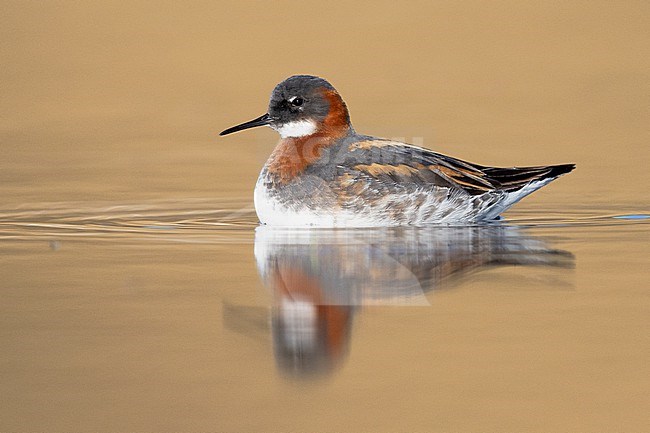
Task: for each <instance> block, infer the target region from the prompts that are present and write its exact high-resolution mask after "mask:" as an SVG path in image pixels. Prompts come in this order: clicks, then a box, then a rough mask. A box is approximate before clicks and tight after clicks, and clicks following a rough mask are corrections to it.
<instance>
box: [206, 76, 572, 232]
mask: <svg viewBox="0 0 650 433" xmlns="http://www.w3.org/2000/svg"><path fill="white" fill-rule="evenodd" d="M257 126H270V127H271V128H273V129H274V130H276V131H277V132H278V133H279V134H280V141H279V142H278V144H277V145H276V147H275V149H274V150H273V152H272V153H271V156H270V157H269V159H268V160H267V161H266V164H265V165H264V167H263V169H262V171H261V173H260V175H259V178H258V180H257V184H256V186H255V192H254V201H255V210H256V212H257V216H258V218H259V220H260V222H261V223H262V224H265V225H270V226H288V227H305V226H307V227H377V226H404V225H429V224H472V223H479V222H484V221H490V220H494V219H496V218H498V216H499V214H501V213H502V212H504V211H505V210H506V209H508V208H509V207H510V206H512V205H514V204H515V203H517V202H518V201H519V200H521V199H522V198H524V197H525V196H527V195H528V194H530V193H532V192H533V191H536V190H538V189H539V188H541V187H543V186H544V185H546V184H548V183H549V182H551V181H552V180H554V179H556V178H557V177H559V176H561V175H563V174H565V173H568V172H570V171H571V170H573V169H574V168H575V165H574V164H561V165H550V166H537V167H509V168H500V167H487V166H482V165H478V164H474V163H471V162H467V161H462V160H460V159H457V158H453V157H450V156H446V155H442V154H440V153H436V152H434V151H432V150H429V149H425V148H422V147H418V146H413V145H410V144H407V143H402V142H398V141H393V140H387V139H383V138H378V137H372V136H368V135H362V134H358V133H357V132H356V131H355V130H354V128H353V127H352V124H351V123H350V115H349V112H348V109H347V106H346V104H345V102H344V101H343V99H342V98H341V96H340V95H339V93H338V92H337V91H336V89H334V87H333V86H332V85H331V84H330V83H329V82H327V81H326V80H325V79H323V78H320V77H316V76H311V75H294V76H292V77H289V78H287V79H286V80H284V81H283V82H281V83H280V84H278V85H277V86H276V87H275V89H274V90H273V93H272V94H271V99H270V102H269V107H268V112H267V113H265V114H263V115H262V116H260V117H258V118H256V119H253V120H251V121H249V122H245V123H242V124H240V125H237V126H234V127H232V128H228V129H226V130H224V131H222V132H221V133H220V134H219V135H227V134H231V133H233V132H237V131H242V130H244V129H249V128H253V127H257Z"/></svg>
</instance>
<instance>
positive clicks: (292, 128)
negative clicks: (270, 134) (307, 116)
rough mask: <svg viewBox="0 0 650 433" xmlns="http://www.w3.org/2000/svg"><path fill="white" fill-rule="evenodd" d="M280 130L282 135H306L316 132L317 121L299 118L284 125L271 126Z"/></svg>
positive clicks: (284, 136) (283, 136) (285, 136)
mask: <svg viewBox="0 0 650 433" xmlns="http://www.w3.org/2000/svg"><path fill="white" fill-rule="evenodd" d="M271 127H272V128H273V129H275V130H276V131H278V133H279V134H280V137H282V138H288V137H304V136H306V135H311V134H313V133H314V132H316V123H315V122H313V121H311V120H297V121H295V122H289V123H285V124H284V125H279V126H271Z"/></svg>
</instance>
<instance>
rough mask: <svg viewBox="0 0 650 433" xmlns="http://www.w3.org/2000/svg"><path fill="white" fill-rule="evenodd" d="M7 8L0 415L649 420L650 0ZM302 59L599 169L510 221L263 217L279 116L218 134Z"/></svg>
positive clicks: (516, 427) (60, 426) (413, 125)
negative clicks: (341, 223)
mask: <svg viewBox="0 0 650 433" xmlns="http://www.w3.org/2000/svg"><path fill="white" fill-rule="evenodd" d="M0 8H1V9H2V13H0V55H1V56H2V65H3V67H2V68H0V87H2V95H3V97H2V98H0V198H1V201H0V276H1V278H0V294H1V295H2V302H0V353H1V355H0V431H1V432H66V433H70V432H89V431H92V432H107V433H108V432H189V433H191V432H290V431H301V432H330V431H331V432H403V431H408V432H518V433H519V432H525V431H530V432H559V431H564V432H602V431H626V432H639V431H646V430H647V426H648V424H649V423H648V415H647V412H648V410H647V408H648V407H650V400H649V397H648V396H649V395H650V393H648V389H650V376H649V375H648V373H647V365H648V363H649V361H650V353H649V348H650V341H649V337H648V332H647V330H648V328H649V326H650V319H649V318H650V297H649V289H648V287H649V284H648V282H649V277H650V273H649V272H648V257H650V247H649V246H650V219H648V215H650V194H649V192H648V191H650V190H649V189H648V185H649V184H650V171H649V170H648V169H647V166H648V161H650V153H649V151H648V149H649V148H648V142H649V141H650V136H649V134H648V121H647V120H648V118H650V111H649V110H650V91H649V88H650V87H649V85H648V83H650V73H649V72H648V71H650V57H649V56H647V55H645V56H644V55H642V53H645V52H647V50H648V41H649V40H650V34H649V31H650V24H649V23H650V19H649V17H650V9H649V8H648V4H647V2H634V1H629V2H589V3H583V2H578V1H569V2H561V3H558V2H541V3H540V2H527V3H523V2H518V1H511V2H508V1H506V2H489V3H486V2H428V3H421V2H412V3H399V4H398V3H395V2H383V1H380V2H375V3H373V6H372V7H368V5H367V4H365V3H363V2H347V3H345V4H343V3H339V4H337V3H336V2H326V3H322V4H319V6H318V8H314V6H313V4H309V2H299V3H296V2H273V5H271V4H270V3H269V4H267V3H264V5H262V4H261V3H258V2H228V1H220V2H212V3H188V4H185V3H182V4H181V3H178V2H169V3H164V2H157V3H156V5H155V7H152V4H151V3H138V2H136V3H129V4H124V3H112V2H100V3H89V2H82V3H78V2H76V3H73V2H46V3H44V2H34V3H29V2H4V3H3V4H2V6H1V7H0ZM315 14H317V15H318V16H317V17H316V16H315ZM295 73H310V74H317V75H321V76H323V77H325V78H327V79H329V80H330V81H331V82H332V83H333V84H334V86H336V87H337V89H338V90H339V91H340V92H341V93H342V95H343V97H344V99H345V100H346V101H347V103H348V106H349V108H350V113H351V117H352V122H353V124H354V126H355V128H356V129H357V131H359V132H360V133H368V134H373V135H377V136H382V137H387V138H394V139H405V140H406V141H409V142H411V143H414V144H418V145H423V146H425V147H429V148H432V149H435V150H436V151H439V152H442V153H446V154H451V155H453V156H456V157H459V158H463V159H466V160H469V161H474V162H477V163H481V164H483V165H495V166H496V165H500V166H514V165H540V164H554V163H576V164H577V169H576V170H575V171H574V172H572V173H571V174H569V175H567V176H564V177H562V178H561V179H559V180H557V181H555V182H553V183H552V184H550V185H548V186H547V187H545V188H544V189H542V190H540V191H538V192H536V193H535V194H533V195H532V196H530V197H529V198H527V199H525V200H524V201H523V202H521V203H520V204H519V205H517V206H516V207H515V208H514V209H513V210H512V211H510V212H508V213H507V214H506V215H505V216H506V219H505V220H504V221H503V222H501V223H499V224H494V225H490V226H488V227H431V228H420V229H414V228H407V229H386V230H382V229H378V230H322V231H318V230H315V231H314V230H302V231H291V230H270V229H268V228H263V227H258V225H257V220H256V218H255V214H254V211H253V209H252V203H251V197H252V189H253V186H254V184H255V180H256V177H257V174H258V172H259V170H260V168H261V166H262V164H263V162H264V161H265V159H266V158H267V157H268V155H269V153H270V151H271V150H272V148H273V146H274V144H275V142H276V140H277V136H276V135H275V133H273V131H270V130H268V129H264V130H256V131H249V132H248V133H246V134H244V133H242V134H236V135H233V136H229V137H226V138H221V139H220V138H218V137H217V134H218V132H219V131H221V130H223V129H224V128H226V127H228V126H231V125H233V124H236V123H238V122H241V121H244V120H247V119H251V118H254V117H255V116H259V115H260V114H262V113H263V112H264V110H265V108H266V103H267V97H268V95H269V93H270V91H271V89H272V88H273V86H274V85H275V84H276V83H278V82H279V81H281V80H283V79H284V78H286V77H287V76H289V75H292V74H295Z"/></svg>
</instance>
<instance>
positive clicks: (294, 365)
mask: <svg viewBox="0 0 650 433" xmlns="http://www.w3.org/2000/svg"><path fill="white" fill-rule="evenodd" d="M255 258H256V261H257V266H258V271H259V273H260V276H261V278H262V280H263V282H264V284H265V285H266V287H267V288H268V289H269V290H270V291H271V293H272V296H273V307H272V314H271V332H272V334H273V345H274V352H275V357H276V360H277V365H278V367H279V369H280V370H281V371H283V372H284V373H286V374H288V375H290V376H294V377H306V378H310V377H315V376H319V375H323V374H326V373H328V372H331V371H333V370H335V369H336V367H337V366H339V365H340V364H341V362H342V361H343V360H344V359H345V357H346V354H347V353H348V350H349V344H350V334H351V330H352V321H353V316H354V313H355V311H356V310H357V309H359V308H360V307H363V306H368V305H428V303H429V302H428V298H427V296H426V293H427V292H429V291H431V290H439V289H444V288H448V287H450V286H452V285H453V281H454V280H455V279H456V277H458V276H461V275H462V276H466V275H467V274H468V273H471V272H474V271H477V270H479V269H485V268H488V267H494V266H504V265H537V266H552V267H570V266H572V264H573V256H572V255H571V254H570V253H568V252H565V251H561V250H554V249H551V248H549V247H548V246H547V244H546V243H545V242H544V241H542V240H540V239H538V238H534V237H531V236H525V235H523V234H522V233H521V230H520V229H518V228H517V227H513V226H507V225H490V226H478V227H428V228H386V229H368V230H360V229H356V230H343V229H332V230H323V229H314V230H310V229H287V228H271V227H265V226H261V227H258V228H257V231H256V234H255Z"/></svg>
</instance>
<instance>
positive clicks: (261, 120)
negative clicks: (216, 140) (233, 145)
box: [219, 113, 271, 135]
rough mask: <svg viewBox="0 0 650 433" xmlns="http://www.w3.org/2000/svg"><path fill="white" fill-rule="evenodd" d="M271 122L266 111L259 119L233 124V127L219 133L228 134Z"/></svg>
mask: <svg viewBox="0 0 650 433" xmlns="http://www.w3.org/2000/svg"><path fill="white" fill-rule="evenodd" d="M269 123H271V117H269V115H268V113H266V114H263V115H261V116H260V117H258V118H257V119H253V120H249V121H248V122H244V123H242V124H240V125H237V126H233V127H232V128H228V129H225V130H223V131H221V132H220V133H219V135H228V134H232V133H233V132H237V131H243V130H244V129H249V128H255V127H256V126H265V125H268V124H269Z"/></svg>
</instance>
